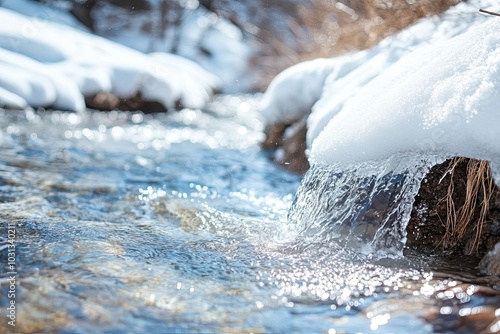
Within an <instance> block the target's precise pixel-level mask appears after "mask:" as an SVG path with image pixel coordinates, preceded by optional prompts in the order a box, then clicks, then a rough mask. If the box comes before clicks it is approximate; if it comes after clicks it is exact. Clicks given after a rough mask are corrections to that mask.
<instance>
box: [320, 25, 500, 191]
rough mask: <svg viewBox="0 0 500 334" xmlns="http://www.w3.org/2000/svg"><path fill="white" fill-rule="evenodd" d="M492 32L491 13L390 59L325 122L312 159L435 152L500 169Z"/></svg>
mask: <svg viewBox="0 0 500 334" xmlns="http://www.w3.org/2000/svg"><path fill="white" fill-rule="evenodd" d="M498 29H500V20H497V19H494V18H493V19H490V20H487V22H485V23H483V24H480V25H478V26H476V27H473V28H471V29H469V30H468V31H467V32H465V33H464V34H461V35H459V36H457V37H455V38H453V39H450V40H448V41H446V42H443V43H441V44H440V45H432V46H428V47H425V48H421V49H419V50H417V51H415V52H413V53H411V54H409V55H407V56H406V57H404V58H403V59H401V60H400V61H398V62H397V63H395V64H394V65H393V66H391V67H390V68H389V69H388V70H386V71H384V72H383V73H382V74H381V75H379V76H377V77H376V78H375V79H374V80H372V81H371V82H370V83H368V84H367V85H366V86H364V87H363V88H362V89H361V90H360V91H359V92H358V93H357V95H356V97H354V98H351V99H350V100H349V101H348V103H347V104H346V105H345V106H344V108H343V109H342V110H341V111H340V112H339V113H338V114H336V115H335V116H334V117H333V118H332V119H331V121H330V122H329V123H328V125H327V127H326V128H325V129H324V130H323V132H322V133H321V134H320V135H319V136H318V137H317V138H316V139H315V140H314V142H313V144H312V149H311V156H310V158H311V159H312V160H313V161H314V162H317V163H352V162H354V163H356V162H361V161H367V160H377V159H384V158H387V157H389V156H391V155H394V154H396V153H401V152H417V153H418V152H426V153H428V152H435V153H436V154H441V155H444V156H446V155H447V156H466V157H470V158H476V159H484V160H490V161H491V162H492V163H493V164H494V165H496V166H500V165H499V163H500V131H499V125H500V113H499V112H498V110H499V106H500V104H499V103H500V75H499V73H500V49H499V48H498V45H500V36H498V34H497V31H498ZM499 181H500V180H499V179H497V182H499Z"/></svg>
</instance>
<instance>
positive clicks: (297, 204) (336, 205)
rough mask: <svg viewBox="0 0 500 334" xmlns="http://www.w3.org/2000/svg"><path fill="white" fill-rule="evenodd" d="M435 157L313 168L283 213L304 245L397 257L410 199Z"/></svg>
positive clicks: (405, 158)
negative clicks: (317, 245)
mask: <svg viewBox="0 0 500 334" xmlns="http://www.w3.org/2000/svg"><path fill="white" fill-rule="evenodd" d="M439 160H440V159H439V158H438V157H430V156H429V157H426V158H425V159H420V158H416V157H415V155H413V157H410V156H408V155H399V156H393V157H391V158H389V159H386V160H380V161H370V162H366V163H364V164H358V165H353V166H348V167H347V168H346V166H340V165H339V166H336V165H333V166H324V165H318V164H316V165H313V166H312V168H311V169H310V170H309V172H308V173H307V174H306V176H305V177H304V179H303V181H302V184H301V186H300V188H299V190H298V192H297V196H296V199H295V201H294V203H293V204H292V207H291V209H290V212H289V216H288V221H289V224H290V227H289V228H291V229H293V230H295V232H296V233H297V239H300V240H302V242H301V244H302V245H303V244H305V243H328V244H332V243H336V244H337V245H338V246H343V247H344V248H346V249H354V250H358V251H361V252H363V253H372V252H377V254H378V256H381V257H384V256H388V257H395V256H396V257H397V256H400V255H402V250H403V247H404V245H405V242H406V226H407V223H408V221H409V219H410V213H411V210H412V206H413V201H414V198H415V195H416V194H417V193H418V189H419V187H420V182H421V181H422V179H423V177H424V176H425V174H426V172H427V171H428V170H429V169H430V167H432V165H434V164H435V163H436V161H439Z"/></svg>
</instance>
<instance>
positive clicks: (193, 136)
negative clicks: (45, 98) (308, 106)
mask: <svg viewBox="0 0 500 334" xmlns="http://www.w3.org/2000/svg"><path fill="white" fill-rule="evenodd" d="M257 99H258V98H257V97H254V96H224V97H220V98H219V99H217V100H216V101H215V102H213V104H212V105H211V106H210V108H208V110H206V111H201V110H189V109H183V110H180V111H178V112H171V113H167V114H160V115H144V114H142V113H125V112H110V113H99V112H87V113H85V114H69V113H63V112H57V111H54V112H43V111H38V112H35V111H30V110H28V111H26V112H9V111H1V118H0V148H1V149H0V187H1V191H0V212H1V214H0V221H1V223H2V225H1V229H0V232H1V233H2V234H1V236H0V240H2V245H5V243H4V241H5V240H6V237H7V232H6V231H7V224H9V223H13V222H14V223H15V224H16V233H17V239H16V242H17V245H16V247H17V248H16V250H17V254H18V258H17V266H18V273H19V274H18V275H19V277H18V278H19V280H18V285H17V288H18V296H17V297H16V298H17V299H16V302H17V304H16V305H17V307H18V308H17V319H18V322H17V327H16V330H19V331H21V332H29V333H36V332H42V331H45V332H47V331H49V332H50V331H56V332H60V333H74V332H78V333H95V332H102V331H105V332H133V333H138V332H148V333H168V332H176V333H183V332H184V333H198V332H205V333H206V332H214V333H221V332H222V333H245V332H247V333H264V332H265V333H352V332H380V333H387V332H395V333H400V332H407V331H410V330H411V331H413V332H414V333H428V332H433V331H435V330H436V328H438V329H439V328H442V329H443V332H446V331H448V330H449V328H452V326H453V324H454V323H458V322H459V321H460V319H467V318H468V317H472V316H474V315H478V314H479V315H481V314H486V313H487V314H494V315H496V316H497V317H498V316H499V315H500V306H499V303H500V300H499V298H498V295H495V293H493V292H491V291H492V290H491V291H490V292H491V293H490V294H489V295H488V294H487V293H480V292H481V291H483V292H484V290H485V289H486V288H485V287H482V286H480V285H477V284H479V283H481V278H477V277H473V278H471V277H455V278H454V276H453V275H448V276H447V275H442V274H436V273H435V272H433V271H432V270H431V269H430V268H429V267H428V266H427V265H424V261H423V260H422V261H420V260H419V259H399V260H398V259H390V260H388V261H386V262H384V260H383V259H379V258H377V259H375V258H373V257H372V255H371V254H369V255H366V254H364V255H363V254H358V253H356V252H354V251H352V250H350V249H347V248H346V247H345V246H342V245H340V244H339V243H338V242H336V241H335V240H334V239H331V240H330V239H328V238H326V239H325V238H324V235H323V236H322V237H321V238H320V237H318V238H317V239H314V237H312V236H311V235H308V236H307V237H305V236H304V235H303V234H302V230H301V229H300V228H298V227H297V226H296V225H293V224H288V223H287V214H288V211H289V208H290V206H291V205H292V202H293V200H294V195H295V193H296V191H297V188H298V187H299V184H300V177H299V176H297V175H291V174H288V173H286V172H284V171H283V170H281V169H280V168H279V167H277V166H275V165H273V164H272V163H271V162H270V161H269V160H268V158H267V156H266V154H265V153H264V152H262V151H261V150H260V149H259V147H258V144H259V142H260V141H261V140H262V138H263V124H262V122H261V120H260V118H259V116H258V114H257V113H256V111H255V110H256V108H255V106H256V105H257V102H258V101H257ZM295 209H297V208H295ZM313 236H314V235H313ZM6 254H7V250H6V249H5V246H2V249H1V256H2V259H3V260H5V258H6ZM4 262H5V261H4ZM436 275H437V276H438V277H436ZM0 279H1V282H2V286H1V289H2V291H1V292H2V293H1V295H0V302H1V305H2V308H4V307H5V306H6V305H7V303H8V302H9V300H8V299H7V293H6V290H5V286H6V285H5V284H4V283H7V281H8V277H7V276H5V275H3V276H1V278H0ZM467 282H476V283H477V284H476V285H473V284H470V283H467ZM488 291H489V290H488ZM489 311H492V312H489ZM488 312H489V313H488ZM441 318H442V319H444V320H443V321H438V320H439V319H441ZM433 319H434V320H435V321H434V328H433V326H432V325H430V322H427V321H426V320H433ZM436 319H437V320H436ZM3 320H5V319H3ZM3 320H1V324H0V329H2V330H11V328H9V327H8V326H7V325H6V321H3ZM439 326H441V327H439ZM495 326H497V327H495ZM498 327H500V323H498V322H494V321H493V322H492V324H491V326H490V330H491V331H493V330H494V329H495V328H497V329H498ZM471 332H472V331H471Z"/></svg>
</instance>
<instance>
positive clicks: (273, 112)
mask: <svg viewBox="0 0 500 334" xmlns="http://www.w3.org/2000/svg"><path fill="white" fill-rule="evenodd" d="M362 58H364V57H363V53H362V52H359V53H355V54H353V55H348V56H343V57H338V58H333V59H325V58H321V59H315V60H310V61H306V62H302V63H299V64H297V65H294V66H292V67H289V68H288V69H286V70H284V71H283V72H281V73H280V74H278V75H277V76H276V78H274V79H273V81H272V82H271V84H270V85H269V88H268V89H267V90H266V93H265V94H264V97H263V99H262V102H261V105H260V110H261V113H262V115H263V116H264V119H265V121H266V123H267V124H273V123H276V122H285V123H292V122H294V121H297V120H299V119H301V118H303V117H304V116H307V115H308V114H309V113H310V112H311V108H312V106H313V105H314V103H316V101H318V99H319V98H320V97H321V93H322V91H323V86H324V84H325V80H326V78H327V77H328V76H329V75H330V74H331V73H332V72H335V73H336V74H337V75H338V76H339V77H341V76H343V75H345V74H346V73H349V71H350V70H352V69H353V66H356V64H357V63H356V61H355V60H358V59H362Z"/></svg>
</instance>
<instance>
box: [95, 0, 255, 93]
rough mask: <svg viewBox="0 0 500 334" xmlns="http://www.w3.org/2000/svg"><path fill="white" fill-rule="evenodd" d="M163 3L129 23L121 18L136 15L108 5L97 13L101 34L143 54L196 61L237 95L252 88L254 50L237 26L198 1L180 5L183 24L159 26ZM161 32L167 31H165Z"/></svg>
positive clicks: (152, 0) (157, 0) (103, 4)
mask: <svg viewBox="0 0 500 334" xmlns="http://www.w3.org/2000/svg"><path fill="white" fill-rule="evenodd" d="M162 3H163V1H161V0H150V4H151V7H152V10H150V11H143V12H134V13H133V17H132V18H131V19H130V20H128V21H127V22H126V24H124V22H122V20H120V19H119V17H120V16H119V15H122V16H123V15H131V13H130V11H127V10H125V9H123V8H118V7H116V6H114V5H113V4H111V3H107V2H104V1H103V2H101V4H100V5H99V6H98V7H96V8H95V9H94V10H93V12H92V15H93V17H94V19H95V23H96V31H97V33H98V34H99V35H101V36H103V37H105V38H108V39H110V40H112V41H115V42H118V43H121V44H123V45H126V46H128V47H130V48H133V49H135V50H138V51H140V52H144V53H151V52H164V53H170V52H172V53H175V54H178V55H180V56H182V57H185V58H188V59H191V60H193V61H196V63H198V64H200V65H201V66H203V68H204V69H206V70H207V71H209V72H211V73H214V74H215V75H217V77H218V78H220V80H221V82H222V83H221V85H220V87H219V88H220V89H221V90H222V91H223V92H225V93H237V92H241V91H245V90H248V89H249V88H250V87H251V85H252V82H250V79H249V75H248V73H245V72H246V71H247V70H248V62H249V60H250V57H251V55H252V50H251V48H250V47H249V46H248V45H247V41H246V40H245V38H244V36H243V33H242V32H241V30H240V29H239V28H238V27H237V26H235V25H234V24H232V23H231V22H230V21H229V20H226V19H224V18H223V17H221V16H218V15H216V14H215V13H213V12H210V11H208V10H207V9H206V8H205V7H204V6H202V5H201V4H200V3H198V1H181V2H179V5H180V7H181V8H178V10H180V11H181V12H182V13H183V14H182V18H181V19H180V21H179V22H178V23H177V24H178V25H173V26H170V27H163V28H162V27H160V26H155V25H157V23H156V22H157V17H158V13H159V12H161V10H162V9H161V6H162V5H163V4H162ZM117 18H118V19H117ZM151 26H152V28H151ZM161 29H165V30H164V31H162V32H160V30H161ZM247 77H248V78H247Z"/></svg>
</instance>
